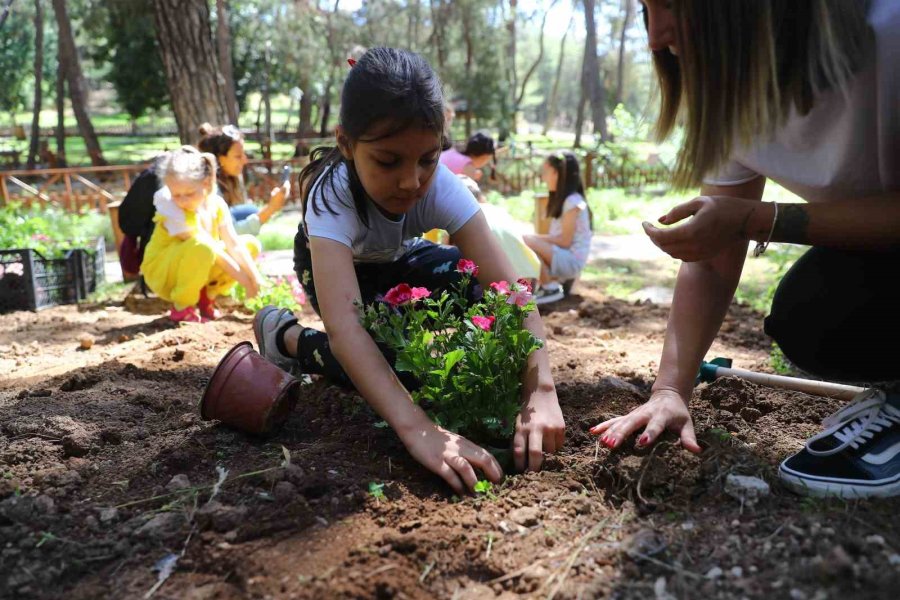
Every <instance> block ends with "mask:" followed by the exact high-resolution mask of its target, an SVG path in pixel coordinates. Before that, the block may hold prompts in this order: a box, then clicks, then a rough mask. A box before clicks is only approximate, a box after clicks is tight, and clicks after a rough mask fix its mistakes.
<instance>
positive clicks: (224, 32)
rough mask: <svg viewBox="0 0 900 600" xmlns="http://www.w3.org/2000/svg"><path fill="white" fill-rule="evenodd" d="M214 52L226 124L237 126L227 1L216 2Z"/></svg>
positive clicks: (217, 0) (235, 93) (219, 0)
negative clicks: (222, 83) (223, 92)
mask: <svg viewBox="0 0 900 600" xmlns="http://www.w3.org/2000/svg"><path fill="white" fill-rule="evenodd" d="M216 50H217V51H218V56H219V70H220V71H221V73H222V77H223V78H224V81H225V108H226V109H227V111H228V122H229V123H231V124H232V125H235V126H237V125H238V118H239V117H240V115H239V113H238V101H237V91H236V89H235V86H234V68H233V66H232V63H231V25H230V24H229V22H228V1H227V0H216Z"/></svg>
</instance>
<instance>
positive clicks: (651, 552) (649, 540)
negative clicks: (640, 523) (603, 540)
mask: <svg viewBox="0 0 900 600" xmlns="http://www.w3.org/2000/svg"><path fill="white" fill-rule="evenodd" d="M623 547H624V549H625V553H626V554H627V555H628V556H630V557H632V558H635V559H641V558H642V557H644V556H656V555H658V554H662V553H663V552H665V550H666V548H667V547H668V544H667V543H666V539H665V538H664V537H663V536H662V534H661V533H660V532H658V531H656V530H655V529H641V530H640V531H638V532H637V533H635V534H634V535H632V536H631V537H630V538H628V539H627V540H626V541H625V543H624V546H623Z"/></svg>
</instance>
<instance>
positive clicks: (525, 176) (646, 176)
mask: <svg viewBox="0 0 900 600" xmlns="http://www.w3.org/2000/svg"><path fill="white" fill-rule="evenodd" d="M544 159H545V157H544V156H543V155H541V154H537V153H536V154H533V155H527V156H517V157H510V158H503V159H502V160H501V161H500V164H499V165H498V167H497V169H496V177H495V179H494V181H485V180H482V181H484V184H483V186H482V187H483V188H484V189H485V190H490V189H495V190H497V191H499V192H500V193H502V194H520V193H522V192H523V191H525V190H530V189H536V188H541V187H542V186H543V184H542V182H541V165H542V164H543V162H544ZM650 163H653V161H648V164H633V163H630V162H625V161H621V160H608V161H603V160H600V159H599V158H598V157H597V155H595V154H593V153H591V152H587V153H585V154H584V155H583V156H582V157H581V168H582V178H583V180H584V187H585V188H586V189H591V188H599V189H606V188H628V189H635V188H641V187H644V186H648V185H659V184H665V183H668V182H669V181H670V180H671V172H670V171H669V168H668V167H667V166H666V165H664V164H662V163H659V162H658V161H657V162H655V163H654V164H650Z"/></svg>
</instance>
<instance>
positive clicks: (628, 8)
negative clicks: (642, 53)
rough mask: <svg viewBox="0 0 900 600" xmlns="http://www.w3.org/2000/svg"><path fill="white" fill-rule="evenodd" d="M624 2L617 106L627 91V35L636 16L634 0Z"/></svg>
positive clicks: (615, 98) (617, 77)
mask: <svg viewBox="0 0 900 600" xmlns="http://www.w3.org/2000/svg"><path fill="white" fill-rule="evenodd" d="M623 3H624V4H625V15H624V17H623V20H622V31H621V32H620V34H619V64H618V67H617V69H616V95H615V97H614V101H613V104H615V105H616V106H618V105H619V104H621V103H622V95H623V94H624V93H625V92H624V88H625V37H626V34H627V33H628V27H629V26H630V25H631V18H632V17H633V16H634V5H633V4H632V0H623Z"/></svg>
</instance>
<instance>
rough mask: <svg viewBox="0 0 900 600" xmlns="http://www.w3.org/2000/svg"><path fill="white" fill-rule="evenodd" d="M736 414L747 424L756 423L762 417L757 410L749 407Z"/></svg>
mask: <svg viewBox="0 0 900 600" xmlns="http://www.w3.org/2000/svg"><path fill="white" fill-rule="evenodd" d="M738 414H739V415H741V418H742V419H744V420H745V421H747V422H748V423H756V422H757V421H758V420H759V418H760V417H761V416H762V412H760V410H759V409H756V408H753V407H750V406H745V407H744V408H742V409H741V411H740V412H739V413H738Z"/></svg>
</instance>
